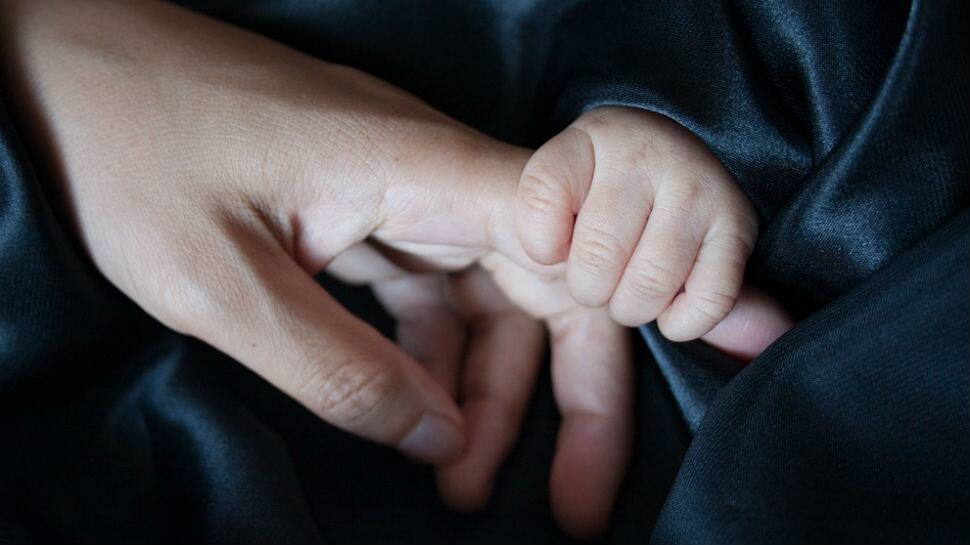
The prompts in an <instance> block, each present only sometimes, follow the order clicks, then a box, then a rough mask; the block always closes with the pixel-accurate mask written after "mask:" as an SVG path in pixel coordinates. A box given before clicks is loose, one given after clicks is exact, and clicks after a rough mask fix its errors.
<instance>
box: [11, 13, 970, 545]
mask: <svg viewBox="0 0 970 545" xmlns="http://www.w3.org/2000/svg"><path fill="white" fill-rule="evenodd" d="M182 3H183V4H185V5H188V6H189V7H191V8H193V9H197V10H200V11H203V12H205V13H208V14H211V15H213V16H215V17H219V18H221V19H225V20H228V21H230V22H233V23H236V24H239V25H241V26H244V27H247V28H250V29H253V30H255V31H257V32H260V33H263V34H266V35H268V36H271V37H273V38H275V39H277V40H280V41H282V42H285V43H287V44H290V45H291V46H293V47H296V48H298V49H301V50H303V51H306V52H308V53H310V54H312V55H316V56H319V57H321V58H324V59H328V60H331V61H335V62H340V63H345V64H350V65H353V66H356V67H359V68H362V69H364V70H367V71H369V72H371V73H373V74H375V75H377V76H380V77H382V78H384V79H387V80H389V81H392V82H394V83H396V84H398V85H401V86H403V87H405V88H407V89H409V90H411V91H412V92H414V93H415V94H417V95H419V96H421V97H422V98H424V99H425V100H427V101H428V102H430V103H431V104H433V105H435V106H437V107H438V108H440V109H442V110H444V111H446V112H448V113H449V114H451V115H453V116H455V117H457V118H459V119H461V120H463V121H465V122H467V123H469V124H471V125H472V126H474V127H477V128H479V129H480V130H483V131H485V132H488V133H489V134H492V135H495V136H497V137H499V138H502V139H505V140H508V141H511V142H515V143H519V144H524V145H532V146H535V145H538V144H540V143H541V142H542V141H543V140H544V139H546V138H548V137H550V136H551V135H553V134H555V133H556V132H557V131H558V130H561V129H562V128H563V127H564V126H565V125H567V124H568V123H569V122H570V121H572V120H573V119H575V118H576V117H577V116H578V115H579V114H580V113H581V112H583V111H585V110H587V109H589V108H593V107H595V106H599V105H604V104H623V105H628V106H633V107H638V108H644V109H647V110H652V111H656V112H660V113H663V114H665V115H668V116H670V117H671V118H673V119H674V120H676V121H677V122H679V123H681V124H683V125H684V126H685V127H687V128H688V129H690V130H691V131H693V132H695V133H696V134H697V135H698V136H699V137H700V138H701V139H703V140H704V142H705V143H706V144H707V145H708V146H709V147H710V148H711V149H712V150H713V151H714V153H715V154H716V155H717V156H718V157H719V158H720V160H721V161H722V162H723V163H724V164H725V165H726V167H727V168H728V169H729V170H730V171H731V173H732V174H733V175H734V176H735V178H736V179H737V181H738V183H739V184H740V186H741V187H742V188H743V189H744V191H745V192H746V193H747V194H748V196H749V197H750V199H751V200H752V202H753V203H754V205H755V207H756V209H757V211H758V214H759V216H760V218H761V222H762V232H761V237H760V240H759V243H758V246H757V249H756V251H755V254H754V257H753V258H752V261H751V264H750V267H749V276H750V280H751V281H752V282H755V283H757V284H759V285H761V286H763V287H764V288H765V289H767V290H769V291H770V292H771V293H773V294H774V295H775V296H777V297H778V298H779V299H780V300H781V301H782V302H783V303H784V304H785V305H786V307H787V308H789V309H790V310H791V311H792V312H793V313H794V314H795V315H796V316H797V317H798V318H799V320H800V323H799V325H798V326H797V327H796V328H795V329H794V330H792V331H791V332H790V333H789V334H787V335H785V336H784V337H783V338H782V339H780V340H779V341H778V342H777V343H775V344H774V345H772V346H771V347H770V348H769V349H768V351H766V352H765V353H764V354H762V355H761V357H759V358H758V359H757V360H755V361H754V362H753V363H751V364H750V365H749V366H747V367H746V368H743V369H741V368H739V367H738V366H737V365H734V364H732V363H731V362H730V361H729V360H727V359H726V358H724V357H723V356H720V355H719V354H717V353H716V352H714V351H712V350H710V349H709V348H707V347H706V346H704V345H701V344H698V343H688V344H684V345H675V344H672V343H670V342H668V341H666V340H664V339H663V338H662V337H660V336H659V335H658V334H657V332H656V330H655V329H654V328H652V327H645V328H643V331H642V333H643V336H644V338H645V339H646V342H645V343H641V344H640V345H639V346H638V350H639V354H638V367H637V369H638V373H637V387H638V399H637V413H638V423H637V441H636V453H635V456H634V460H633V465H632V468H631V470H630V473H629V475H628V477H627V480H626V483H625V486H624V489H623V492H622V495H621V498H620V500H619V502H618V505H617V508H616V513H615V516H614V521H613V524H612V528H611V530H610V533H609V534H608V535H607V536H605V537H604V538H603V540H602V541H603V542H606V543H642V542H647V541H651V542H652V543H657V544H667V543H685V544H687V543H968V542H970V211H967V205H968V200H970V165H968V161H970V154H968V151H970V145H968V143H970V129H968V122H970V88H968V86H970V73H968V68H967V63H966V53H965V52H966V51H970V48H968V47H967V46H968V43H967V42H968V41H970V38H968V31H970V28H968V26H970V21H968V13H967V12H968V4H966V3H965V2H963V1H962V0H939V1H931V0H918V1H915V2H905V1H887V2H833V1H818V2H797V1H794V0H760V1H750V2H741V1H727V0H726V1H721V2H715V1H684V2H646V1H638V2H631V1H620V0H523V1H507V2H506V1H502V0H460V1H459V0H454V1H450V2H445V1H438V2H431V1H413V0H384V1H381V2H359V1H357V0H208V1H204V0H197V1H189V0H185V1H183V2H182ZM11 119H13V120H17V119H22V118H20V117H18V112H15V111H9V108H7V109H6V111H5V113H2V114H0V180H2V186H0V438H2V442H0V446H2V448H0V542H12V543H52V542H99V543H109V542H127V543H133V542H146V543H147V542H226V543H269V542H279V543H564V542H568V540H567V538H566V537H565V536H563V535H562V534H561V533H559V531H558V530H556V528H555V525H554V524H553V522H552V520H551V517H550V514H549V508H548V496H547V495H548V492H547V489H546V483H547V475H548V469H549V460H550V458H551V454H552V452H553V449H554V444H555V430H556V425H557V421H558V415H557V413H556V411H555V406H554V403H553V400H552V397H551V393H550V388H549V385H548V377H545V378H544V379H543V381H542V386H541V387H540V389H539V391H538V393H537V394H536V396H535V399H534V400H533V403H532V407H531V410H530V412H529V416H528V419H527V422H526V425H525V427H524V430H523V434H522V438H521V440H520V442H519V443H518V445H517V446H516V448H515V451H514V452H513V453H512V455H511V457H510V459H509V461H508V463H507V464H506V465H505V467H504V468H503V469H502V472H501V474H500V476H499V479H498V482H497V487H496V493H495V497H494V499H493V500H492V502H491V504H490V505H489V507H488V509H487V510H486V511H485V512H483V513H480V514H475V515H457V514H453V513H449V512H448V511H447V510H446V509H445V508H444V507H443V506H442V505H441V503H440V502H439V501H438V499H437V498H436V496H435V492H434V488H433V481H432V478H431V474H430V472H429V470H428V469H427V468H424V467H420V466H418V465H415V464H412V463H410V462H407V461H405V460H404V459H402V458H401V457H400V456H398V455H397V454H395V453H393V452H391V451H389V450H387V449H384V448H381V447H377V446H374V445H371V444H368V443H365V442H363V441H360V440H357V439H354V438H352V437H349V436H347V435H346V434H343V433H341V432H338V431H336V430H334V429H332V428H330V427H328V426H327V425H326V424H323V423H321V422H319V421H317V420H316V419H314V418H313V417H312V416H310V415H308V414H307V413H306V412H305V411H303V410H302V409H301V408H300V407H298V406H297V405H296V404H295V403H293V402H292V401H290V400H289V399H287V398H285V397H284V396H283V395H281V394H279V393H278V392H276V391H274V390H273V389H272V388H271V387H269V386H268V385H267V384H265V383H264V382H262V381H261V380H260V379H258V378H256V377H255V376H253V375H252V374H250V373H249V372H247V371H245V370H244V369H242V368H241V367H240V366H238V365H236V364H234V363H232V362H231V361H229V360H228V359H227V358H226V357H224V356H222V355H220V354H218V353H217V352H215V351H214V350H212V349H210V348H208V347H206V346H204V345H202V344H200V343H198V342H197V341H193V340H190V339H187V338H184V337H180V336H178V335H176V334H174V333H172V332H169V331H167V330H165V329H164V328H162V327H161V326H160V325H158V324H157V323H155V322H154V321H152V320H151V319H150V318H148V317H147V316H145V315H144V314H143V313H142V312H141V311H140V310H138V308H137V307H136V306H134V305H133V304H132V303H130V302H129V301H127V300H126V299H125V298H124V297H123V296H121V295H120V294H119V293H118V292H117V291H116V290H115V289H113V288H112V287H111V286H110V285H109V284H108V283H107V282H106V281H105V280H104V279H103V278H102V277H101V276H100V275H99V274H98V273H97V271H96V270H94V269H93V267H92V265H91V263H90V262H89V261H88V260H87V259H86V258H85V257H84V255H83V253H81V252H80V251H79V249H78V247H77V245H76V243H75V242H74V240H73V239H72V237H71V235H70V232H69V230H68V229H67V228H66V222H65V221H64V220H63V219H62V218H59V217H57V214H56V213H55V211H54V210H55V207H54V206H52V204H51V203H52V202H53V201H52V199H51V195H49V194H46V193H45V191H48V189H47V188H49V187H51V184H50V183H48V180H47V178H49V176H48V174H46V172H47V170H46V168H45V165H43V164H38V163H37V162H35V161H32V158H33V157H34V155H33V154H32V153H31V150H30V149H25V147H24V142H23V140H22V139H18V132H19V133H20V134H23V133H24V132H25V127H23V126H20V127H17V126H16V123H15V122H13V121H11ZM323 281H324V282H325V283H327V285H328V287H330V288H331V289H333V290H334V291H335V292H336V293H337V294H338V295H339V296H340V297H341V298H342V299H343V300H344V301H346V302H347V303H348V304H349V305H351V306H352V308H353V309H354V310H355V311H357V312H358V313H360V314H362V315H364V316H367V317H369V318H370V319H371V320H372V321H373V322H374V323H375V324H376V325H377V326H378V327H380V328H381V329H382V330H383V331H389V330H390V325H391V324H390V323H389V321H388V319H387V317H386V316H385V315H384V314H383V313H381V312H380V310H379V308H378V307H377V305H376V304H375V302H374V301H373V299H372V298H371V297H370V296H369V295H368V294H367V293H366V292H362V291H360V290H351V289H348V288H345V287H342V286H339V285H336V284H333V283H331V282H329V281H328V280H326V279H323Z"/></svg>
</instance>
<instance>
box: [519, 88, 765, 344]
mask: <svg viewBox="0 0 970 545" xmlns="http://www.w3.org/2000/svg"><path fill="white" fill-rule="evenodd" d="M516 206H517V208H516V227H517V233H518V236H519V239H520V242H521V244H522V247H523V249H524V250H525V252H526V254H528V256H529V257H531V258H532V259H533V260H535V261H536V262H538V263H540V264H545V265H552V264H555V263H560V262H562V261H565V262H566V283H567V285H568V288H569V292H570V294H571V295H572V297H573V298H574V299H575V300H576V302H578V303H579V304H581V305H584V306H589V307H600V306H605V305H608V307H609V312H610V315H611V316H612V317H613V319H614V320H616V321H617V322H619V323H621V324H624V325H628V326H636V325H640V324H643V323H646V322H650V321H652V320H657V325H658V327H659V328H660V331H661V333H663V335H664V336H666V337H667V338H669V339H671V340H674V341H686V340H692V339H696V338H698V337H701V336H702V335H704V334H705V333H707V332H709V331H711V330H712V329H713V328H714V326H716V325H717V324H718V323H719V322H721V320H723V319H724V318H725V316H727V315H728V313H729V312H730V311H731V309H732V308H733V307H734V304H735V301H736V300H737V299H738V295H739V293H740V290H741V283H742V280H743V277H744V267H745V262H746V261H747V259H748V257H749V256H750V254H751V251H752V248H753V246H754V242H755V239H756V237H757V231H758V227H757V216H756V215H755V212H754V209H753V208H752V206H751V204H750V203H749V202H748V200H747V198H746V197H745V195H744V194H743V193H742V192H741V190H740V189H739V188H738V187H737V185H736V184H735V183H734V180H733V179H732V178H731V176H730V174H728V172H727V171H726V170H725V169H724V167H723V166H721V164H720V162H718V160H717V158H716V157H714V155H713V154H711V152H710V151H709V150H708V149H707V148H706V147H705V146H704V144H703V143H702V142H701V141H700V140H698V139H697V138H696V137H695V136H693V135H692V134H691V133H690V132H689V131H687V130H686V129H684V128H683V127H681V126H680V125H678V124H677V123H675V122H673V121H671V120H670V119H668V118H666V117H663V116H661V115H658V114H655V113H651V112H646V111H642V110H635V109H631V108H624V107H603V108H597V109H594V110H591V111H589V112H587V113H585V114H583V115H582V116H580V117H579V119H577V120H576V121H575V122H574V123H573V124H572V125H570V126H569V127H567V128H566V129H565V130H564V131H563V132H561V133H559V134H558V135H557V136H555V137H554V138H552V139H551V140H549V141H548V142H547V143H546V144H545V145H543V146H542V147H541V148H539V150H538V151H536V152H535V154H534V155H533V156H532V158H531V159H530V160H529V162H528V164H527V165H526V168H525V170H524V171H523V174H522V178H521V181H520V183H519V189H518V195H517V204H516Z"/></svg>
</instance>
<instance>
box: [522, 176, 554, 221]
mask: <svg viewBox="0 0 970 545" xmlns="http://www.w3.org/2000/svg"><path fill="white" fill-rule="evenodd" d="M519 196H520V199H521V200H522V202H523V204H525V206H526V207H527V208H528V209H529V210H530V211H531V212H534V213H538V214H549V213H552V212H556V211H557V210H559V209H560V208H563V207H564V206H565V205H564V202H565V200H564V198H563V186H562V184H560V183H559V182H558V181H557V179H556V178H555V177H554V176H551V175H550V174H549V173H547V172H541V171H533V172H526V173H524V174H523V175H522V180H521V182H520V183H519Z"/></svg>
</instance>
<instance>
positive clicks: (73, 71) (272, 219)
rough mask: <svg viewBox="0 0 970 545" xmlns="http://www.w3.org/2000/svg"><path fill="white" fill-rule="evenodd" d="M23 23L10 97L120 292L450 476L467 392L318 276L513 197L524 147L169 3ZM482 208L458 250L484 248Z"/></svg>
mask: <svg viewBox="0 0 970 545" xmlns="http://www.w3.org/2000/svg"><path fill="white" fill-rule="evenodd" d="M2 13H3V22H4V30H3V32H0V36H3V40H4V42H5V43H4V44H3V45H4V63H3V64H4V66H5V67H6V68H7V69H8V73H7V80H8V81H9V82H11V83H13V84H14V85H15V87H16V93H14V94H15V95H16V96H17V97H19V104H20V106H21V108H20V109H21V111H22V112H29V114H28V115H29V117H28V119H27V120H26V121H27V123H25V124H26V125H28V126H32V127H34V128H40V127H43V130H39V131H38V132H39V133H42V134H38V135H36V136H38V141H40V140H43V141H46V142H47V143H48V145H47V146H46V148H47V149H46V152H47V153H48V154H49V157H47V160H48V162H50V163H52V164H57V165H59V166H60V170H61V171H62V172H61V174H62V176H61V178H62V179H61V182H62V185H63V187H62V188H61V189H62V194H63V196H64V197H65V200H66V201H67V208H68V209H69V212H70V213H71V214H72V215H73V220H74V222H75V225H76V228H77V232H78V234H79V238H80V239H81V241H82V243H83V245H84V246H85V248H86V249H87V251H88V252H89V253H90V255H91V257H92V259H93V261H94V263H95V264H96V266H97V267H98V269H100V271H101V272H103V273H104V275H105V276H106V277H107V278H108V279H109V280H110V281H111V282H112V283H114V284H115V285H116V286H117V287H118V288H120V289H121V290H122V291H123V292H124V293H126V294H127V295H128V296H129V297H131V298H132V299H133V300H134V301H136V302H137V303H138V304H139V305H141V306H142V307H143V308H144V309H145V310H146V311H147V312H148V313H150V314H152V315H153V316H155V317H156V318H158V319H159V320H160V321H161V322H163V323H164V324H166V325H168V326H169V327H171V328H172V329H174V330H176V331H180V332H183V333H185V334H188V335H192V336H195V337H198V338H200V339H202V340H204V341H206V342H207V343H209V344H211V345H213V346H215V347H216V348H218V349H219V350H221V351H223V352H225V353H226V354H229V355H230V356H232V357H233V358H235V359H237V360H238V361H240V362H242V363H243V364H245V365H246V366H248V367H249V368H251V369H252V370H253V371H255V372H256V373H258V374H260V375H261V376H263V377H264V378H265V379H266V380H268V381H269V382H270V383H272V384H274V385H275V386H277V387H278V388H280V389H281V390H283V391H284V392H286V393H287V394H289V395H290V396H292V397H293V398H295V399H296V400H298V401H299V402H301V403H302V404H303V405H305V406H306V407H307V408H308V409H310V410H311V411H313V412H315V413H316V414H318V415H319V416H320V417H321V418H323V419H324V420H326V421H328V422H330V423H332V424H334V425H336V426H339V427H341V428H343V429H345V430H348V431H350V432H353V433H355V434H359V435H361V436H363V437H366V438H369V439H372V440H374V441H377V442H380V443H384V444H388V445H393V446H396V447H398V448H400V449H401V450H403V451H404V452H406V453H408V454H409V455H411V456H413V457H416V458H419V459H421V460H425V461H428V462H433V463H443V462H445V461H448V460H451V459H453V458H455V457H456V456H457V455H458V454H459V453H460V452H461V451H462V448H463V443H464V429H463V428H464V423H463V418H462V416H461V413H460V412H459V410H458V409H457V407H456V406H455V403H454V401H453V400H452V399H451V397H450V396H449V395H448V393H447V392H446V391H445V390H444V389H442V388H441V387H440V386H439V385H438V384H437V383H436V382H435V381H434V380H433V379H432V378H431V376H430V375H429V374H428V373H427V372H426V371H425V370H424V369H423V368H422V367H421V366H420V365H418V364H417V363H416V362H415V361H414V360H413V359H412V358H410V357H408V356H406V355H405V354H404V353H403V352H402V351H400V350H399V349H398V348H397V347H395V346H394V345H393V344H391V343H390V342H389V341H387V340H386V339H384V338H383V337H381V336H380V335H379V334H378V333H377V332H376V331H374V330H373V329H372V328H370V327H368V326H367V325H365V324H364V323H362V322H361V321H360V320H358V319H356V318H355V317H353V316H352V315H350V314H349V313H348V312H346V311H345V310H344V309H343V308H341V307H340V306H339V305H338V304H336V303H335V302H334V301H333V300H332V299H331V298H330V297H329V296H328V295H327V294H326V293H325V292H324V291H323V290H322V289H321V288H320V287H319V286H318V285H317V284H316V283H315V282H314V280H313V274H314V273H316V272H318V271H319V270H320V269H321V268H322V267H323V266H324V265H325V264H326V263H328V262H329V261H330V260H331V259H332V258H333V257H334V256H336V255H338V254H340V253H341V252H342V251H343V250H344V249H346V248H348V247H350V246H351V245H353V244H355V243H357V242H359V241H361V240H363V239H364V238H366V237H367V236H368V235H370V234H371V233H372V232H373V231H374V230H375V229H376V228H378V227H379V226H380V225H382V224H383V223H384V222H385V220H386V218H387V217H388V216H389V215H393V209H394V208H395V207H397V206H398V201H400V200H401V199H404V200H406V201H410V200H411V199H413V198H425V197H428V196H431V195H437V196H438V198H441V197H442V195H443V194H439V193H437V192H436V188H440V187H447V186H448V185H449V184H451V183H452V182H453V181H463V183H464V184H476V183H484V182H485V181H488V180H493V179H499V180H506V181H507V183H506V186H507V190H506V193H507V194H509V195H510V194H511V193H512V192H514V183H515V179H516V177H517V172H518V170H520V169H521V167H522V164H521V162H520V163H519V164H514V163H513V164H509V163H508V162H507V161H506V159H507V158H508V157H509V153H510V151H509V150H511V149H512V148H511V147H509V146H506V145H504V144H501V143H499V142H496V141H494V140H491V139H488V138H486V137H484V136H482V135H480V134H478V133H476V132H474V131H471V130H470V129H468V128H467V127H464V126H462V125H461V124H459V123H457V122H455V121H454V120H452V119H450V118H448V117H446V116H444V115H443V114H441V113H439V112H437V111H435V110H433V109H431V108H430V107H428V106H426V105H425V104H423V103H421V102H420V101H419V100H417V99H416V98H414V97H412V96H410V95H408V94H407V93H404V92H403V91H401V90H399V89H396V88H394V87H392V86H389V85H387V84H384V83H382V82H380V81H378V80H376V79H374V78H371V77H369V76H367V75H365V74H362V73H360V72H357V71H355V70H352V69H349V68H344V67H339V66H334V65H330V64H326V63H324V62H321V61H318V60H316V59H312V58H310V57H308V56H305V55H302V54H300V53H297V52H295V51H293V50H290V49H288V48H285V47H283V46H281V45H279V44H276V43H274V42H271V41H269V40H267V39H265V38H262V37H259V36H257V35H254V34H251V33H248V32H245V31H243V30H241V29H237V28H234V27H232V26H229V25H226V24H222V23H220V22H217V21H214V20H211V19H209V18H206V17H203V16H200V15H197V14H194V13H191V12H189V11H187V10H183V9H181V8H178V7H175V6H172V5H169V4H167V3H163V2H114V1H97V0H91V1H86V2H73V1H68V0H63V1H45V2H33V1H30V0H23V1H18V0H4V1H3V2H2ZM522 153H524V152H519V154H518V155H516V156H519V155H522ZM513 155H515V154H513ZM522 160H523V161H524V156H523V157H522ZM406 185H407V186H409V187H412V188H415V189H414V190H409V191H410V192H409V193H401V192H400V191H398V190H397V189H396V188H398V187H403V186H406ZM455 185H456V187H458V186H460V185H462V184H457V183H456V184H455ZM492 185H493V186H494V185H495V184H492ZM493 196H494V198H495V199H498V198H499V197H501V195H500V194H499V192H495V193H493ZM489 198H492V197H489ZM496 202H497V201H496ZM477 204H478V205H479V206H482V207H484V208H483V209H480V210H479V211H470V212H468V214H469V217H468V218H466V219H467V221H466V222H464V223H463V224H462V225H469V226H471V227H469V228H468V229H466V230H464V231H463V230H462V228H461V225H458V226H456V228H455V229H449V230H448V236H449V237H451V239H449V238H448V237H445V238H444V239H443V240H440V241H439V242H444V243H447V242H449V241H452V242H455V241H457V242H459V243H460V242H462V241H464V240H465V239H475V238H476V237H478V236H479V235H480V233H479V232H478V231H476V229H477V228H476V227H474V226H475V225H478V224H484V223H485V219H486V218H485V217H484V216H483V214H487V208H488V206H489V202H488V201H485V202H480V203H477ZM440 205H441V206H440V207H441V208H442V209H447V208H448V207H450V206H451V204H450V203H449V202H447V199H445V200H444V201H440ZM435 206H437V204H436V205H435ZM429 211H430V212H432V213H433V212H434V210H433V209H429ZM398 219H399V220H402V221H403V220H406V218H398ZM474 257H475V256H474V255H469V256H467V257H463V256H459V258H458V259H457V260H456V261H455V263H453V264H452V265H453V266H456V267H460V266H463V265H464V264H466V263H467V262H469V261H470V260H471V259H474Z"/></svg>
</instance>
